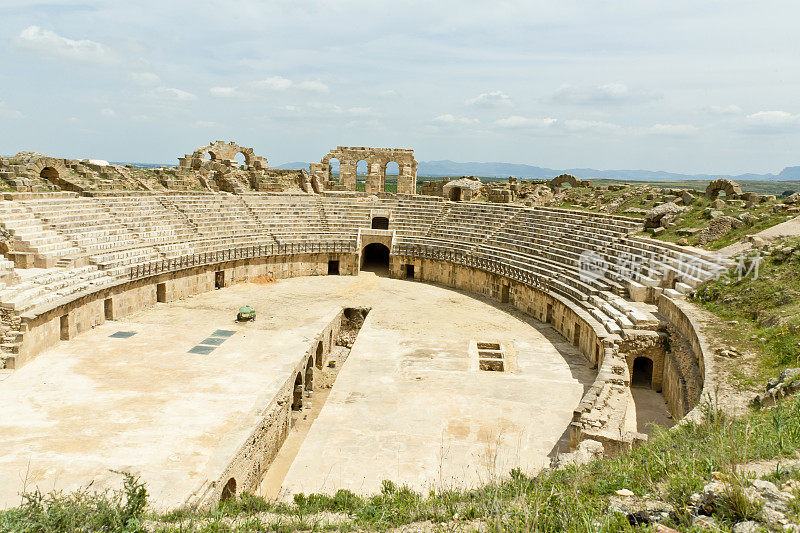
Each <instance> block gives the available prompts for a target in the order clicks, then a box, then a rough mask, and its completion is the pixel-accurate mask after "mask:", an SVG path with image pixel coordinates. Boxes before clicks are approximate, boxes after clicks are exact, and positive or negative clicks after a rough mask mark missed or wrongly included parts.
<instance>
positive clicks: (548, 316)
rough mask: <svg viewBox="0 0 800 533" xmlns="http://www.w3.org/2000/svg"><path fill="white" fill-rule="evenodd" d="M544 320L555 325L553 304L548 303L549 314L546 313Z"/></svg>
mask: <svg viewBox="0 0 800 533" xmlns="http://www.w3.org/2000/svg"><path fill="white" fill-rule="evenodd" d="M544 321H545V322H547V323H548V324H550V325H553V304H547V314H546V315H545V319H544Z"/></svg>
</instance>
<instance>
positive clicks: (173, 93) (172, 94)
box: [153, 87, 197, 101]
mask: <svg viewBox="0 0 800 533" xmlns="http://www.w3.org/2000/svg"><path fill="white" fill-rule="evenodd" d="M153 94H155V95H156V96H164V97H167V98H171V99H174V100H181V101H190V100H197V96H195V95H194V94H192V93H190V92H187V91H183V90H181V89H176V88H174V87H158V88H156V89H154V90H153Z"/></svg>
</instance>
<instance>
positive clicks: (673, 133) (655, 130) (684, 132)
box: [645, 124, 700, 137]
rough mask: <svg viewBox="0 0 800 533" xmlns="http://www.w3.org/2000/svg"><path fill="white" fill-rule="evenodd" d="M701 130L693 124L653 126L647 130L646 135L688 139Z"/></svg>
mask: <svg viewBox="0 0 800 533" xmlns="http://www.w3.org/2000/svg"><path fill="white" fill-rule="evenodd" d="M698 131H700V130H699V128H698V127H697V126H693V125H692V124H653V125H652V126H650V127H649V128H646V129H645V133H648V134H651V135H665V136H668V137H688V136H691V135H694V134H696V133H697V132H698Z"/></svg>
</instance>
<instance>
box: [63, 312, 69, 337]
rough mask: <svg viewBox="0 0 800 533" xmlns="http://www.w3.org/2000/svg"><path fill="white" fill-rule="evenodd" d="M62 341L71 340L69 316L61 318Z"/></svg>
mask: <svg viewBox="0 0 800 533" xmlns="http://www.w3.org/2000/svg"><path fill="white" fill-rule="evenodd" d="M61 340H62V341H68V340H69V315H63V316H62V317H61Z"/></svg>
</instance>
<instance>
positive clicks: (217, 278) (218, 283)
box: [214, 270, 225, 289]
mask: <svg viewBox="0 0 800 533" xmlns="http://www.w3.org/2000/svg"><path fill="white" fill-rule="evenodd" d="M224 286H225V271H224V270H220V271H219V272H214V288H215V289H221V288H222V287H224Z"/></svg>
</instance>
